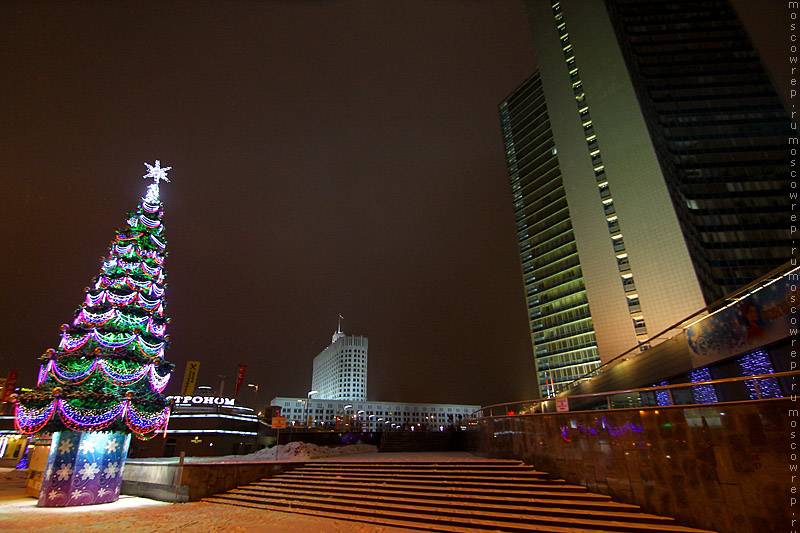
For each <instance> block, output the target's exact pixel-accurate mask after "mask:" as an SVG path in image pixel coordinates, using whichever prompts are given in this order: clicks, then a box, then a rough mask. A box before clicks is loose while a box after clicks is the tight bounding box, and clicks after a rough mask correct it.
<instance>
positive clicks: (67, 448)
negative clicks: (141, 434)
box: [37, 431, 131, 507]
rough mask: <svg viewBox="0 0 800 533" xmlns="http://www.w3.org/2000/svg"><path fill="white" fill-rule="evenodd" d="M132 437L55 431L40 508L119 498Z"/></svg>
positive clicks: (88, 503) (40, 498)
mask: <svg viewBox="0 0 800 533" xmlns="http://www.w3.org/2000/svg"><path fill="white" fill-rule="evenodd" d="M130 441H131V436H130V435H129V434H126V433H118V432H117V433H111V432H93V433H81V432H76V431H60V432H58V433H55V434H53V440H52V444H51V446H50V455H49V456H48V458H47V467H46V468H45V477H44V479H43V480H42V489H41V491H40V492H39V502H38V504H37V505H38V506H39V507H69V506H74V505H93V504H98V503H110V502H115V501H117V500H118V499H119V493H120V486H121V485H122V471H123V468H124V466H125V458H126V456H127V455H128V446H129V445H130Z"/></svg>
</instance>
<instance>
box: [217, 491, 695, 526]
mask: <svg viewBox="0 0 800 533" xmlns="http://www.w3.org/2000/svg"><path fill="white" fill-rule="evenodd" d="M205 501H209V502H213V503H222V504H228V505H241V506H245V507H254V508H262V509H271V510H275V511H284V512H299V513H303V512H311V513H313V514H320V513H326V514H327V515H328V516H331V517H332V518H333V517H335V518H339V519H346V520H355V521H362V522H369V523H372V524H383V525H395V526H398V525H401V526H402V527H411V528H417V529H423V530H426V531H442V529H439V528H440V527H441V526H442V525H444V526H447V527H448V528H449V529H445V530H444V531H470V530H490V531H506V532H527V531H550V532H553V533H567V532H571V533H575V532H589V531H591V532H595V533H596V532H598V531H603V532H608V533H646V532H659V533H707V532H704V531H702V530H698V529H692V528H686V527H682V526H676V525H672V524H647V523H630V522H618V521H613V520H597V519H594V518H592V517H591V516H584V517H581V518H564V517H554V516H548V515H528V516H525V517H524V521H508V520H505V519H503V517H498V516H497V513H490V512H486V511H484V510H483V509H473V510H472V512H470V513H465V514H463V515H458V514H454V513H447V512H439V513H429V512H427V511H428V508H425V507H418V506H413V505H403V504H398V503H392V504H389V505H387V506H385V507H381V508H373V507H369V506H365V505H363V503H362V502H360V501H359V502H357V503H353V502H350V503H349V504H336V503H326V502H324V501H319V500H314V501H302V500H297V499H284V500H281V499H274V500H272V499H267V500H263V501H254V500H250V499H247V498H237V497H235V495H234V496H228V497H227V498H220V497H213V498H207V499H206V500H205ZM498 518H499V519H498ZM517 518H519V517H517ZM389 521H392V522H393V523H392V524H390V523H389ZM403 522H405V523H403Z"/></svg>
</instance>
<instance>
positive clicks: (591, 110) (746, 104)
mask: <svg viewBox="0 0 800 533" xmlns="http://www.w3.org/2000/svg"><path fill="white" fill-rule="evenodd" d="M526 9H527V11H528V17H529V23H530V27H531V34H532V37H533V41H534V47H535V49H536V55H537V60H538V64H539V72H538V73H537V75H534V76H533V77H532V78H531V79H530V80H528V81H527V82H526V83H525V84H523V86H522V87H520V88H519V89H517V91H515V92H514V94H512V95H511V96H510V97H509V98H508V99H507V100H506V101H504V102H502V103H501V104H500V117H501V123H502V125H503V135H504V142H505V147H506V154H507V157H508V164H509V172H510V177H511V188H512V195H513V196H514V199H513V201H514V206H515V213H516V216H517V224H518V233H519V237H520V254H521V260H522V265H523V275H524V276H525V287H526V297H527V301H528V305H529V311H530V315H529V318H530V324H531V335H532V338H533V342H534V346H535V347H536V348H535V349H536V360H537V370H538V371H539V372H538V375H539V379H540V382H541V380H542V379H543V378H548V377H549V375H547V374H543V372H542V370H544V369H549V371H550V372H554V371H555V370H554V369H558V368H560V369H562V372H560V373H558V372H556V374H557V375H554V376H553V378H554V379H555V381H556V382H557V383H558V382H560V381H563V380H564V379H565V378H567V377H568V376H569V375H570V373H572V370H570V368H573V367H576V368H577V365H579V364H586V363H583V362H581V363H578V361H582V359H581V356H582V354H583V353H584V351H590V350H592V349H594V350H596V353H597V355H599V358H600V360H601V361H605V360H608V359H610V358H612V357H614V356H616V355H618V354H620V353H622V352H624V351H626V350H628V349H629V348H631V347H632V346H636V345H637V344H640V343H643V342H644V341H646V340H647V339H649V338H650V337H652V336H653V335H654V334H657V333H659V332H660V331H662V330H664V329H667V328H668V327H669V326H671V325H672V324H674V323H675V322H677V321H679V320H681V319H682V318H684V317H686V316H688V315H689V314H691V313H693V312H695V311H697V310H699V309H701V308H703V307H705V306H706V305H707V304H708V303H711V302H713V301H714V300H716V299H717V298H719V297H721V296H723V295H724V294H726V293H729V292H731V291H733V290H735V289H737V288H739V287H741V286H742V285H745V284H747V283H749V282H751V281H753V280H754V279H756V278H758V277H759V276H761V275H763V274H765V273H766V272H768V271H769V270H771V269H772V268H775V267H777V266H779V265H780V264H782V263H784V262H785V261H787V260H788V253H789V244H790V243H789V235H788V229H787V227H786V220H788V205H787V202H786V201H785V198H784V196H785V183H786V177H787V176H788V164H787V163H788V161H787V148H786V139H787V137H788V135H789V132H790V130H789V127H788V126H789V122H788V117H787V114H786V111H785V109H784V107H783V106H782V104H781V102H780V99H779V98H778V96H777V94H776V92H775V90H774V88H773V86H772V84H771V83H770V80H769V77H768V76H767V74H766V72H765V70H764V68H763V67H762V66H761V63H760V62H759V58H758V55H757V53H756V52H755V50H754V48H753V46H752V45H751V43H750V42H749V40H748V37H747V35H746V33H745V31H744V29H743V28H742V26H741V23H740V22H739V20H738V19H737V17H736V14H735V12H734V11H733V10H732V8H731V7H730V5H729V4H728V2H727V1H726V0H691V1H689V0H686V1H660V0H652V1H647V2H641V1H634V0H561V1H555V0H528V1H526ZM526 91H528V92H527V93H526ZM533 93H537V94H539V95H540V96H539V100H543V103H542V104H541V105H539V104H538V103H537V102H539V100H537V99H536V98H534V96H533ZM541 95H543V97H544V98H543V99H542V98H541ZM528 100H530V104H529V105H527V104H526V102H527V101H528ZM537 105H538V106H539V107H536V109H539V110H540V111H538V112H536V111H533V109H534V108H532V107H531V106H537ZM549 139H551V140H549ZM551 144H552V146H551ZM556 175H557V176H558V177H557V178H556V177H555V176H556ZM548 243H549V244H548ZM556 243H558V246H560V247H561V248H558V247H557V246H556ZM567 258H569V259H567ZM587 302H588V305H586V303H587ZM567 310H569V311H570V313H568V312H567ZM577 320H583V322H582V323H580V324H581V325H577V324H575V322H576V321H577ZM573 324H575V328H574V329H573V330H572V331H568V330H564V328H563V327H561V329H559V327H560V326H564V325H570V326H572V325H573ZM589 326H590V327H591V332H592V333H591V334H590V333H589V329H588V328H589ZM582 328H584V329H586V331H582ZM577 332H581V333H577ZM592 336H593V339H592ZM562 341H563V342H562ZM652 342H657V340H654V341H651V343H652ZM557 343H561V344H557ZM644 347H646V345H645V344H642V348H644ZM559 375H560V376H559ZM540 385H541V383H540ZM542 390H545V387H544V386H542Z"/></svg>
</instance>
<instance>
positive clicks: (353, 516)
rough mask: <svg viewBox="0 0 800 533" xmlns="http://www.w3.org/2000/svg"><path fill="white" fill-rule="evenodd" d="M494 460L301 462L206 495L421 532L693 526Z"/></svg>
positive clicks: (634, 532)
mask: <svg viewBox="0 0 800 533" xmlns="http://www.w3.org/2000/svg"><path fill="white" fill-rule="evenodd" d="M405 466H408V468H405ZM487 466H491V465H490V464H489V462H487ZM497 466H498V467H500V471H499V472H495V471H493V470H492V469H491V468H485V469H480V470H476V469H475V468H474V465H471V464H469V463H467V462H460V463H448V468H446V469H441V470H439V469H438V467H439V465H438V464H434V463H430V464H426V465H420V464H419V463H408V464H407V465H404V464H403V463H400V462H398V461H392V462H389V463H386V462H375V463H360V462H352V463H346V462H336V463H326V462H316V463H307V464H306V465H305V466H300V467H298V468H296V469H294V470H292V471H288V472H284V473H282V474H279V475H276V476H274V477H271V478H265V479H262V480H261V481H259V482H256V483H252V484H250V485H247V486H243V487H239V488H238V489H234V490H232V491H229V492H227V493H224V494H220V495H217V496H215V497H213V498H207V499H206V501H209V502H214V503H225V504H230V505H242V506H246V507H253V508H263V509H274V510H283V511H289V512H303V513H313V514H320V513H322V515H324V516H331V517H336V518H344V519H349V520H359V521H365V522H370V523H379V524H385V525H395V526H396V525H400V524H402V527H407V528H417V529H424V530H428V531H469V530H492V531H512V532H517V531H519V532H522V531H553V532H558V531H573V532H574V531H595V532H597V531H609V532H618V533H641V532H649V531H652V532H656V531H659V532H672V533H689V532H699V531H700V530H696V529H691V528H685V527H682V526H679V525H676V524H675V521H674V520H673V519H672V518H666V517H659V516H655V515H650V514H646V513H642V512H641V509H639V508H638V507H637V506H633V505H625V504H620V503H615V502H613V501H611V498H610V497H609V496H607V495H601V494H594V493H590V492H588V491H587V489H586V488H585V487H582V486H578V485H569V484H567V483H566V482H565V481H564V480H549V479H547V476H546V474H544V473H542V472H537V471H536V470H535V469H533V468H532V467H529V466H527V465H522V464H520V463H516V464H514V463H512V464H498V465H497ZM509 468H510V470H509Z"/></svg>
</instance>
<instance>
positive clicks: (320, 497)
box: [228, 486, 675, 524]
mask: <svg viewBox="0 0 800 533" xmlns="http://www.w3.org/2000/svg"><path fill="white" fill-rule="evenodd" d="M228 494H229V495H231V496H235V497H236V498H237V499H239V500H240V501H241V500H248V501H266V499H273V500H282V499H283V500H292V501H297V502H300V501H306V502H307V501H325V502H327V503H338V504H341V505H352V503H353V498H352V497H351V496H349V495H344V494H342V493H340V492H338V491H337V490H336V489H331V490H330V491H326V492H322V491H309V490H299V489H295V488H288V487H281V488H263V487H250V486H248V487H243V488H241V489H234V490H232V491H229V492H228ZM386 496H387V495H386V494H384V493H381V491H378V490H376V491H373V492H372V493H371V494H367V495H364V494H362V495H360V496H359V499H358V504H359V505H361V506H369V507H371V508H386V507H387V506H391V507H392V508H398V507H403V506H416V507H417V508H420V509H422V508H428V509H429V511H428V512H433V513H436V514H444V513H452V514H453V515H454V516H455V515H459V516H470V515H473V514H474V510H475V509H476V507H475V505H474V504H472V503H469V502H463V501H458V500H451V499H437V500H431V499H430V498H424V497H423V498H420V497H414V496H408V495H403V496H400V495H396V494H392V497H391V498H387V497H386ZM480 509H481V516H483V517H485V518H486V517H491V518H494V519H496V520H510V521H512V522H513V521H516V520H522V521H524V520H525V519H526V518H527V517H528V516H529V515H546V516H561V517H564V518H581V517H586V516H587V513H586V509H575V508H570V507H561V506H559V505H555V504H553V502H547V504H545V505H541V504H540V505H535V504H532V503H526V504H524V505H519V504H517V505H513V504H509V503H507V502H503V501H499V502H498V501H494V502H483V503H482V505H481V507H480ZM591 516H592V517H593V518H595V519H602V520H616V521H620V522H642V523H649V524H672V523H674V522H675V521H674V520H673V519H672V518H667V517H664V516H657V515H651V514H645V513H642V512H641V511H639V510H638V509H634V510H628V509H623V510H621V509H614V508H605V509H602V508H595V509H592V512H591Z"/></svg>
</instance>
